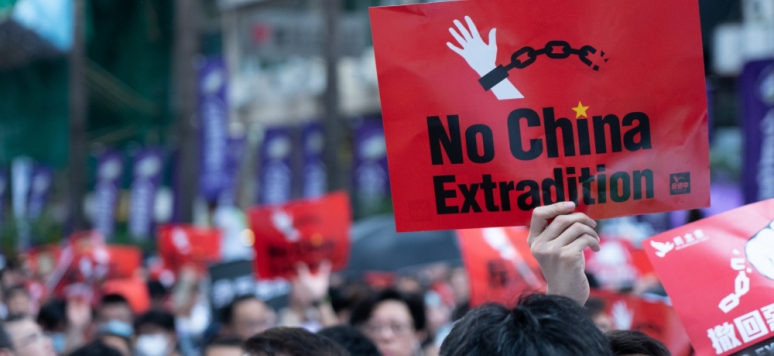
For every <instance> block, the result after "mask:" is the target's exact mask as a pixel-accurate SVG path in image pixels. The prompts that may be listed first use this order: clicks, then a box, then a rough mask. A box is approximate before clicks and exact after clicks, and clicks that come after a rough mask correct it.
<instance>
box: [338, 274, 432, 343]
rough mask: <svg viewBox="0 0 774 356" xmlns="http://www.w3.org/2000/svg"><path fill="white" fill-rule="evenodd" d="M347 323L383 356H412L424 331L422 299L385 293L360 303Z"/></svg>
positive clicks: (397, 293)
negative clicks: (371, 342) (358, 331)
mask: <svg viewBox="0 0 774 356" xmlns="http://www.w3.org/2000/svg"><path fill="white" fill-rule="evenodd" d="M350 323H351V324H352V325H354V326H355V327H357V328H358V330H360V331H361V332H362V333H363V334H364V335H365V336H367V337H368V338H369V339H371V341H373V342H374V343H375V344H376V347H377V348H378V349H379V352H380V353H381V354H382V355H384V356H411V355H413V354H414V352H415V351H416V350H417V349H418V348H419V346H420V341H421V340H422V339H423V336H424V330H425V305H424V301H423V300H422V297H420V296H416V295H409V294H403V293H400V292H398V291H395V290H391V289H388V290H384V291H382V292H380V293H378V294H377V295H375V296H374V297H372V298H369V299H368V300H366V301H364V302H362V303H360V304H359V305H358V306H356V307H355V309H354V310H353V311H352V318H351V319H350Z"/></svg>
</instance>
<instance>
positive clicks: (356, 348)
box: [318, 325, 380, 356]
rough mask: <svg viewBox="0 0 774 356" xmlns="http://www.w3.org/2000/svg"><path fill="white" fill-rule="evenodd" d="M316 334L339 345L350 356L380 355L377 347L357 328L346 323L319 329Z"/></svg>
mask: <svg viewBox="0 0 774 356" xmlns="http://www.w3.org/2000/svg"><path fill="white" fill-rule="evenodd" d="M318 334H320V335H322V336H325V337H327V338H329V339H331V340H333V341H335V342H336V343H337V344H339V345H341V346H342V347H344V348H345V349H347V351H349V353H350V354H351V355H352V356H380V354H379V349H377V348H376V345H374V343H373V342H371V340H368V338H367V337H365V336H364V335H363V334H361V333H360V332H359V331H357V329H355V328H354V327H351V326H348V325H339V326H333V327H329V328H325V329H322V330H320V332H318Z"/></svg>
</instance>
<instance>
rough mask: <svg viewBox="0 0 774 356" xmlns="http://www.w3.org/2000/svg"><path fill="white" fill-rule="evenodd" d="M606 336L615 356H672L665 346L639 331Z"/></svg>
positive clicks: (616, 331)
mask: <svg viewBox="0 0 774 356" xmlns="http://www.w3.org/2000/svg"><path fill="white" fill-rule="evenodd" d="M605 335H606V336H607V339H608V341H609V342H610V350H612V351H613V355H615V356H671V355H672V354H671V353H670V352H669V349H667V348H666V346H664V344H662V343H661V342H659V341H658V340H656V339H654V338H651V337H650V336H648V335H645V334H643V333H641V332H639V331H631V330H615V331H610V332H608V333H607V334H605Z"/></svg>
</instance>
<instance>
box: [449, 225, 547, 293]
mask: <svg viewBox="0 0 774 356" xmlns="http://www.w3.org/2000/svg"><path fill="white" fill-rule="evenodd" d="M457 236H458V239H457V241H458V242H459V246H460V252H461V253H462V260H463V261H464V263H465V269H466V270H467V271H468V280H469V281H470V282H469V283H470V305H471V306H473V307H475V306H478V305H481V304H485V303H488V302H497V303H501V304H505V305H513V304H514V303H515V302H516V301H517V299H518V298H519V296H520V295H521V294H522V293H523V292H526V291H544V290H545V280H544V279H543V274H542V272H541V271H540V265H538V263H537V260H535V258H534V257H532V253H531V252H530V249H529V245H528V244H527V237H528V236H529V230H527V229H525V228H520V227H507V228H487V229H469V230H458V231H457Z"/></svg>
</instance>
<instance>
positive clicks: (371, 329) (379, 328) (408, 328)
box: [361, 323, 414, 336]
mask: <svg viewBox="0 0 774 356" xmlns="http://www.w3.org/2000/svg"><path fill="white" fill-rule="evenodd" d="M384 329H389V330H390V331H392V333H393V334H394V335H405V334H408V333H410V332H412V331H414V326H413V325H411V324H408V323H389V324H365V325H363V326H362V327H361V330H362V332H363V333H365V334H367V335H370V336H376V335H381V334H382V332H384Z"/></svg>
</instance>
